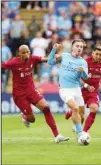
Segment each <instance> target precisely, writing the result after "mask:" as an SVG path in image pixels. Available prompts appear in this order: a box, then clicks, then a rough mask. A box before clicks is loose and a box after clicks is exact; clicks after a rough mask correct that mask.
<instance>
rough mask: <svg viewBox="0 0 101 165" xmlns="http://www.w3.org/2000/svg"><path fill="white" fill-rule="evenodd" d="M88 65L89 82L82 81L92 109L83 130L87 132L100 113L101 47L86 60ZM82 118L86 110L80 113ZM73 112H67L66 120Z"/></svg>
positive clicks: (84, 94)
mask: <svg viewBox="0 0 101 165" xmlns="http://www.w3.org/2000/svg"><path fill="white" fill-rule="evenodd" d="M86 61H87V63H88V72H89V79H88V80H86V81H85V80H81V81H82V84H83V88H82V94H83V98H84V101H85V104H87V107H89V108H90V114H89V115H88V117H87V119H86V121H85V124H84V128H83V130H84V131H85V132H87V131H88V130H89V129H90V128H91V126H92V124H93V123H94V120H95V117H96V112H97V111H98V105H99V96H98V89H99V83H101V46H100V45H96V46H95V47H94V49H93V52H92V56H90V57H88V58H87V59H86ZM80 113H81V116H82V118H84V117H83V116H84V110H83V112H80ZM71 114H72V113H71V111H67V112H66V115H65V118H66V119H69V117H70V116H71Z"/></svg>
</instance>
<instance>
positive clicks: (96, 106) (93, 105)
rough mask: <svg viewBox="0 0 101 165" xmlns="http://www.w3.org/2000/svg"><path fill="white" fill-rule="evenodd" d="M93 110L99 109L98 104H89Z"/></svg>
mask: <svg viewBox="0 0 101 165" xmlns="http://www.w3.org/2000/svg"><path fill="white" fill-rule="evenodd" d="M89 108H90V110H91V112H97V111H98V105H97V104H91V105H90V106H89Z"/></svg>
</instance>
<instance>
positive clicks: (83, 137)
mask: <svg viewBox="0 0 101 165" xmlns="http://www.w3.org/2000/svg"><path fill="white" fill-rule="evenodd" d="M90 141H91V138H90V135H89V134H88V133H86V132H85V133H83V134H82V135H81V136H79V138H78V144H80V145H88V144H89V142H90Z"/></svg>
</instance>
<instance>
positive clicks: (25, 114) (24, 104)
mask: <svg viewBox="0 0 101 165" xmlns="http://www.w3.org/2000/svg"><path fill="white" fill-rule="evenodd" d="M14 102H15V104H16V105H17V107H18V108H19V109H20V110H21V115H22V120H23V122H24V124H25V125H26V126H29V123H30V122H31V123H33V122H35V116H34V114H33V111H32V108H31V106H30V103H29V101H28V100H27V99H26V97H25V96H21V97H16V98H14Z"/></svg>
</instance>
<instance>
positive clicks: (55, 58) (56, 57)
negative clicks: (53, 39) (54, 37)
mask: <svg viewBox="0 0 101 165" xmlns="http://www.w3.org/2000/svg"><path fill="white" fill-rule="evenodd" d="M61 48H62V47H61V45H60V44H57V43H56V44H54V46H53V49H52V50H51V52H50V54H49V57H48V64H49V65H54V64H56V63H57V62H58V61H59V60H60V58H61V55H60V52H61ZM56 52H58V54H56Z"/></svg>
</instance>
